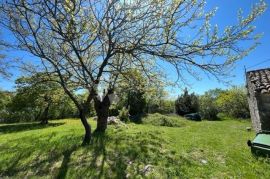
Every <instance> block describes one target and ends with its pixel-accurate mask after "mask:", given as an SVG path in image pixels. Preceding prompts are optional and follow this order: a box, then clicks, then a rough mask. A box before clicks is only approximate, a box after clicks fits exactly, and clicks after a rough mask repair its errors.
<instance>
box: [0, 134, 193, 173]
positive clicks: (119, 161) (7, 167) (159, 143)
mask: <svg viewBox="0 0 270 179" xmlns="http://www.w3.org/2000/svg"><path fill="white" fill-rule="evenodd" d="M161 135H162V134H161V132H158V131H154V132H144V133H142V132H136V133H132V134H127V133H125V132H124V131H122V132H114V133H110V134H107V133H105V134H102V133H94V134H93V141H92V144H91V145H89V146H84V147H82V146H81V145H80V143H81V140H82V138H81V136H80V135H78V134H77V133H73V132H72V131H69V132H68V133H65V136H61V137H60V138H59V137H57V136H58V135H56V134H55V133H52V134H51V135H48V136H31V137H25V138H22V139H17V140H20V142H18V141H11V142H7V143H6V144H3V145H1V144H0V155H2V154H3V155H4V154H7V153H10V154H11V155H10V156H9V157H7V158H6V159H5V161H1V160H0V162H1V163H0V178H1V177H11V178H12V177H16V178H17V177H18V178H20V177H26V178H27V177H50V178H68V177H70V178H127V177H129V178H136V177H139V178H141V177H145V176H149V175H150V176H152V175H153V174H159V175H160V176H157V177H165V178H168V177H169V178H170V177H173V176H174V177H175V176H177V177H182V176H184V171H183V169H182V168H181V166H185V167H187V166H191V165H193V166H194V163H192V162H191V161H190V160H189V159H188V158H184V157H182V156H179V155H177V154H176V152H175V151H172V150H170V149H169V148H168V147H167V146H165V145H166V141H164V139H162V138H161V137H160V136H161ZM13 142H14V143H17V145H16V146H14V145H12V143H13ZM24 144H35V145H24Z"/></svg>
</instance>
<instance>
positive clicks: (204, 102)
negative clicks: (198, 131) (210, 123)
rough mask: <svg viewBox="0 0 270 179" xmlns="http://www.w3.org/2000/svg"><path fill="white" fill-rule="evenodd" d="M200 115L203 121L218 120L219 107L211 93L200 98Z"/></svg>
mask: <svg viewBox="0 0 270 179" xmlns="http://www.w3.org/2000/svg"><path fill="white" fill-rule="evenodd" d="M199 104H200V115H201V116H202V118H203V119H208V120H216V119H217V118H218V117H217V115H218V113H219V110H218V107H217V105H216V102H215V98H214V97H213V96H211V95H210V94H209V93H205V94H204V95H202V96H200V100H199Z"/></svg>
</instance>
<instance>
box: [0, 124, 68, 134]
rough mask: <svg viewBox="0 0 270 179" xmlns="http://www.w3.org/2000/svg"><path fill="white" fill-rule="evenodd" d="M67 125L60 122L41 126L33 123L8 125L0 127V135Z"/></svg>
mask: <svg viewBox="0 0 270 179" xmlns="http://www.w3.org/2000/svg"><path fill="white" fill-rule="evenodd" d="M63 124H65V123H63V122H58V123H49V124H45V125H44V124H40V123H37V122H33V123H22V124H19V123H18V124H7V125H2V126H0V134H6V133H13V132H20V131H28V130H35V129H43V128H47V127H57V126H60V125H63Z"/></svg>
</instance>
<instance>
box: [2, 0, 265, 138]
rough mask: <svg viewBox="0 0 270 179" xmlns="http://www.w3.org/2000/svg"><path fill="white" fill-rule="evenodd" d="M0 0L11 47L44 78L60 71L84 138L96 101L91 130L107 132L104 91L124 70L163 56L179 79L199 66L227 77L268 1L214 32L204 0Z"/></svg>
mask: <svg viewBox="0 0 270 179" xmlns="http://www.w3.org/2000/svg"><path fill="white" fill-rule="evenodd" d="M0 3H1V11H0V12H1V13H2V14H1V15H0V16H1V22H2V24H3V25H4V26H5V27H7V28H8V29H9V30H10V31H12V33H13V34H14V36H15V38H16V39H17V42H16V43H14V47H15V48H18V49H20V50H24V51H27V52H30V53H31V54H33V55H35V56H37V57H39V59H40V60H41V63H42V65H43V66H42V67H44V68H43V69H42V70H44V71H45V72H46V74H47V75H48V77H50V76H51V75H53V76H55V75H57V76H58V79H57V81H58V82H59V84H61V86H62V88H63V89H64V91H65V93H66V94H67V95H68V96H69V97H70V98H71V99H72V101H73V102H74V104H75V105H76V107H77V108H78V111H79V112H80V118H81V121H82V124H83V126H84V128H85V138H84V143H89V142H90V139H91V128H90V126H89V124H88V122H87V120H86V115H85V110H86V109H88V106H89V104H90V103H91V101H92V100H94V101H95V105H96V107H95V109H96V110H97V111H96V113H97V115H98V119H97V123H98V124H97V129H96V130H97V131H103V132H104V131H105V130H106V128H107V122H106V121H107V118H106V116H107V113H108V111H109V106H110V105H111V103H110V102H109V95H111V93H113V91H114V90H115V86H116V84H117V82H118V81H117V79H118V77H119V75H120V74H122V72H123V71H124V70H127V69H129V68H132V67H136V68H137V69H139V70H140V71H142V72H147V73H148V72H150V73H151V71H152V70H155V68H159V67H160V65H159V62H160V60H162V61H164V62H167V63H169V64H171V65H173V66H174V67H175V69H176V71H177V74H178V76H179V77H182V76H181V74H183V73H184V72H185V71H186V72H190V73H191V74H194V70H195V71H196V72H197V71H198V70H197V68H198V69H200V70H202V71H204V72H206V73H210V74H212V75H214V76H215V77H218V76H224V75H227V74H228V70H230V69H231V67H232V65H233V64H234V63H235V61H237V60H238V59H241V58H243V57H244V56H245V55H247V54H248V52H249V51H250V50H251V49H253V48H254V44H253V43H252V45H251V46H250V47H247V46H244V47H247V48H241V46H240V45H239V42H240V41H246V40H252V41H253V40H256V39H257V35H256V34H254V29H255V28H254V26H252V23H253V22H254V20H255V19H256V18H257V17H258V16H259V15H261V14H262V13H263V12H264V10H265V9H266V3H265V2H264V1H260V3H259V4H257V5H255V6H254V7H253V9H252V11H251V12H250V14H248V15H247V17H243V16H242V14H241V13H239V16H238V23H237V24H236V25H232V26H228V27H225V29H224V30H222V31H219V30H218V27H217V26H214V27H212V26H211V25H210V21H211V19H212V17H213V16H214V14H215V10H213V11H210V12H206V11H205V4H206V3H205V1H204V0H199V1H194V0H187V1H183V0H176V1H171V0H163V1H157V0H149V1H145V0H138V1H122V0H97V1H89V0H73V1H70V0H65V1H51V0H37V1H35V2H33V1H32V0H23V1H19V0H7V1H0ZM183 33H184V36H185V38H182V37H183ZM187 33H190V34H187ZM253 42H254V41H253ZM255 45H256V43H255ZM217 57H220V58H217ZM201 58H204V59H201ZM215 59H219V60H218V61H217V60H215ZM150 68H151V69H152V70H148V69H150ZM160 69H163V68H160ZM100 86H103V87H104V88H106V90H105V92H106V93H105V94H104V98H98V95H97V94H98V93H99V92H100V91H98V89H101V88H98V87H100ZM79 89H85V90H87V91H88V98H87V100H86V101H84V102H83V103H81V102H80V101H78V99H77V97H76V96H75V95H74V94H75V93H74V91H77V90H79ZM102 91H103V89H102ZM103 114H106V115H103Z"/></svg>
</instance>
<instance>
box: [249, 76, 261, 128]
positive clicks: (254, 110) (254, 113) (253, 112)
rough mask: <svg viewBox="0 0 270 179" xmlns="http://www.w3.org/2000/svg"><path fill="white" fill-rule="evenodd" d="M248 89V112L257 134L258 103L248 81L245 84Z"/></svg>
mask: <svg viewBox="0 0 270 179" xmlns="http://www.w3.org/2000/svg"><path fill="white" fill-rule="evenodd" d="M247 88H248V104H249V110H250V116H251V121H252V126H253V129H254V130H255V131H256V133H258V132H259V131H261V129H262V128H261V120H260V115H259V108H258V106H259V105H258V102H257V97H258V96H257V94H255V86H254V85H253V84H252V83H251V82H250V81H248V84H247Z"/></svg>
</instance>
